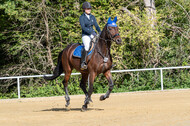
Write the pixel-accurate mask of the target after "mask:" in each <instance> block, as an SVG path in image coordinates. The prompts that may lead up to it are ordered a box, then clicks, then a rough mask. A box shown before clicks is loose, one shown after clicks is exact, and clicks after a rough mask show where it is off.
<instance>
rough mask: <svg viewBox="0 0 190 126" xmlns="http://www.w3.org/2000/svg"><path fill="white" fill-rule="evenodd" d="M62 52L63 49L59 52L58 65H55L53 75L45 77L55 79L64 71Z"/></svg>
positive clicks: (45, 77)
mask: <svg viewBox="0 0 190 126" xmlns="http://www.w3.org/2000/svg"><path fill="white" fill-rule="evenodd" d="M62 53H63V51H61V52H60V53H59V57H58V62H57V66H56V67H55V69H54V71H53V75H52V76H44V79H46V80H53V79H55V78H57V77H59V76H60V75H61V74H62V73H63V66H62V61H61V57H62Z"/></svg>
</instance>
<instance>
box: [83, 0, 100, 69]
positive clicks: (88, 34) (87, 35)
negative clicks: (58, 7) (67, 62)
mask: <svg viewBox="0 0 190 126" xmlns="http://www.w3.org/2000/svg"><path fill="white" fill-rule="evenodd" d="M82 9H83V11H84V13H83V14H82V15H81V16H80V18H79V21H80V25H81V28H82V42H83V44H84V49H83V51H82V57H81V69H82V70H84V69H87V63H86V57H87V53H88V51H89V48H90V42H91V40H92V39H93V38H94V37H95V36H96V32H95V30H94V29H93V26H95V28H96V30H97V31H98V32H99V34H100V33H101V29H100V27H99V26H98V24H97V22H96V18H95V17H94V15H92V14H91V9H92V7H91V5H90V3H89V2H84V3H83V5H82Z"/></svg>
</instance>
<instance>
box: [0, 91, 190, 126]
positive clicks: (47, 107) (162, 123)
mask: <svg viewBox="0 0 190 126" xmlns="http://www.w3.org/2000/svg"><path fill="white" fill-rule="evenodd" d="M99 97H100V94H93V95H92V100H93V107H89V110H88V111H86V112H81V107H82V104H83V102H84V95H77V96H71V110H70V111H66V110H65V108H64V105H65V99H64V97H49V98H29V99H28V98H27V99H14V100H0V126H87V125H88V126H190V89H187V90H168V91H148V92H132V93H118V94H111V96H110V98H109V99H106V100H105V101H99Z"/></svg>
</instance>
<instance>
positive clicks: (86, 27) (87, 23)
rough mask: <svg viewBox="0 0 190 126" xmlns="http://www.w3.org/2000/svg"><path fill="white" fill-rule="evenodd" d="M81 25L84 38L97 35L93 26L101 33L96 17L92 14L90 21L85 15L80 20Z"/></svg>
mask: <svg viewBox="0 0 190 126" xmlns="http://www.w3.org/2000/svg"><path fill="white" fill-rule="evenodd" d="M79 21H80V25H81V28H82V36H84V35H91V34H94V33H96V32H95V30H94V29H93V25H94V26H95V27H96V30H97V31H98V32H99V33H100V32H101V29H100V27H99V26H98V24H97V22H96V18H95V17H94V15H92V14H90V19H88V18H87V16H86V15H85V13H83V14H82V15H81V16H80V18H79Z"/></svg>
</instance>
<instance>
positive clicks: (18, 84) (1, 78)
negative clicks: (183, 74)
mask: <svg viewBox="0 0 190 126" xmlns="http://www.w3.org/2000/svg"><path fill="white" fill-rule="evenodd" d="M185 68H190V66H178V67H163V68H144V69H129V70H112V71H111V72H112V73H123V72H134V71H152V70H160V80H161V90H164V85H163V83H164V82H163V70H168V69H185ZM61 75H62V76H64V75H65V74H61ZM71 75H80V73H72V74H71ZM43 76H44V75H32V76H13V77H0V80H4V79H17V89H18V98H19V99H20V79H21V78H35V77H43ZM46 76H51V74H48V75H46Z"/></svg>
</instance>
